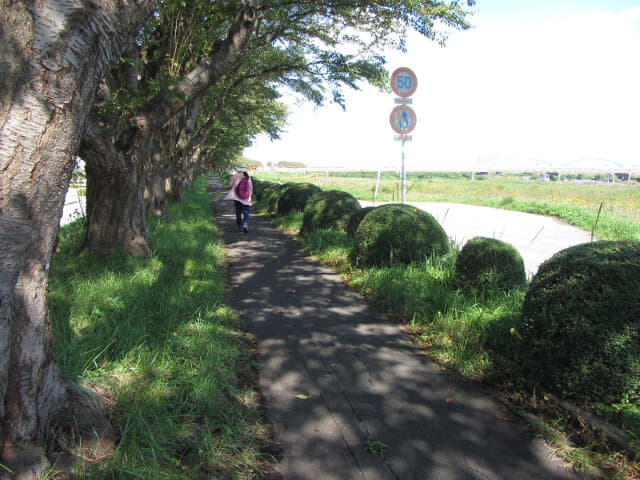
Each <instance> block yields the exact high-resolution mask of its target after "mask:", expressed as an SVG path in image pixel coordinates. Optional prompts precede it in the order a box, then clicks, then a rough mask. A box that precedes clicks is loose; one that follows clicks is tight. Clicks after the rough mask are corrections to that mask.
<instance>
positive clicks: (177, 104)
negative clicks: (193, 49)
mask: <svg viewBox="0 0 640 480" xmlns="http://www.w3.org/2000/svg"><path fill="white" fill-rule="evenodd" d="M237 5H238V8H237V11H236V14H235V17H234V19H233V22H232V23H231V25H230V28H229V32H228V34H227V37H226V38H225V39H224V41H222V42H215V43H214V50H213V52H212V53H211V55H210V56H209V57H207V58H205V59H203V60H202V61H201V62H200V63H199V64H198V65H197V66H196V67H195V68H194V69H193V70H192V71H191V72H189V73H188V74H187V75H185V76H184V78H183V79H182V80H181V81H180V82H178V83H177V85H175V87H174V89H173V90H174V91H173V95H167V94H166V93H167V92H163V94H162V95H159V96H158V97H157V98H154V99H152V100H151V101H149V102H148V103H147V105H146V106H145V107H144V108H142V110H141V112H139V114H138V115H137V116H136V117H135V118H133V119H128V120H129V121H131V123H132V124H133V125H135V127H134V129H133V130H134V131H133V132H132V133H131V135H130V136H129V137H128V138H126V141H120V140H121V139H122V138H123V135H122V134H121V133H122V132H120V134H115V133H109V132H108V131H107V130H108V128H107V129H104V130H103V131H104V132H105V133H101V134H99V135H98V134H96V133H95V132H97V130H96V129H97V128H98V126H99V123H100V122H98V121H96V122H93V128H94V130H93V131H88V136H89V137H91V136H93V137H94V138H93V139H91V138H86V139H83V149H82V154H81V155H82V156H83V158H84V159H85V160H86V161H87V190H88V193H87V216H88V219H89V230H88V238H87V246H88V247H89V248H91V249H94V250H98V251H108V250H111V249H113V248H115V247H116V246H123V247H124V248H126V249H127V250H128V251H129V252H131V253H132V254H134V255H145V254H147V253H148V252H149V251H150V247H149V245H148V241H147V237H146V218H145V216H144V210H145V209H144V191H145V176H146V175H147V174H151V172H147V173H146V174H145V170H146V169H149V168H151V162H150V161H149V154H150V152H149V150H150V144H151V140H152V138H151V135H152V134H153V132H158V131H160V130H162V129H163V128H164V127H165V125H166V124H167V122H169V121H170V120H171V119H172V118H173V117H174V116H175V115H177V114H179V113H180V112H181V111H183V110H184V108H185V107H187V106H188V105H189V103H190V102H192V101H194V99H195V98H198V96H200V95H202V94H203V92H204V91H205V90H206V89H207V88H209V86H211V85H213V84H214V83H215V82H217V81H219V80H220V78H221V77H222V76H223V75H224V74H225V73H227V72H228V71H229V70H230V69H231V67H232V66H233V65H234V63H235V62H236V61H237V60H238V59H239V58H240V56H241V55H242V54H243V53H244V48H245V46H246V43H247V40H248V39H249V36H250V35H251V33H252V31H253V28H254V26H255V23H256V20H257V17H256V7H255V2H253V1H252V0H238V2H237ZM107 127H108V126H107ZM97 138H101V139H106V138H110V139H112V140H111V141H112V142H113V144H114V145H112V146H109V147H106V146H104V145H103V147H104V148H105V151H106V152H111V153H112V152H113V151H116V150H119V151H118V154H117V155H111V154H110V155H109V157H108V158H109V159H111V160H113V162H114V164H113V165H107V164H106V162H105V158H104V157H101V156H100V155H95V154H94V153H89V152H85V144H86V145H87V146H88V145H89V144H90V143H98V142H99V141H100V140H96V139H97ZM116 138H117V139H118V140H116ZM85 140H86V141H85ZM94 148H95V147H94V146H91V147H89V150H91V149H94ZM90 164H93V165H92V166H90ZM109 174H111V175H112V176H113V177H114V178H112V179H105V178H104V176H106V175H109ZM91 177H94V178H93V180H91ZM116 183H117V185H116ZM94 185H95V186H100V187H101V188H103V191H102V192H100V193H93V192H90V191H89V190H91V189H92V188H93V186H94ZM123 202H133V203H132V204H127V205H125V204H124V203H123ZM107 205H118V208H107V211H106V212H105V211H103V207H105V206H107ZM140 212H143V213H142V214H141V213H140Z"/></svg>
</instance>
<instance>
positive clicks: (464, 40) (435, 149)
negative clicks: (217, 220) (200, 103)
mask: <svg viewBox="0 0 640 480" xmlns="http://www.w3.org/2000/svg"><path fill="white" fill-rule="evenodd" d="M471 23H472V24H473V25H474V28H473V29H472V30H467V31H462V32H453V33H452V34H451V35H450V38H449V40H448V42H447V46H446V47H445V48H441V47H439V46H438V45H436V44H434V43H432V42H429V41H428V40H425V39H422V38H418V37H416V36H412V37H411V38H410V40H409V44H408V52H407V53H406V54H403V53H400V52H393V53H391V54H389V56H388V70H389V71H390V72H392V71H393V70H395V69H396V68H397V67H401V66H402V67H409V68H411V69H412V70H413V71H414V72H415V74H416V76H417V78H418V88H417V90H416V93H415V94H414V95H413V96H412V99H413V104H412V108H413V109H414V111H415V112H416V117H417V123H416V128H415V130H414V131H413V132H412V136H413V141H411V142H407V144H406V147H405V152H406V157H405V158H406V165H407V168H408V169H409V170H436V169H454V168H469V167H473V166H476V167H480V169H482V168H483V167H484V168H487V167H495V168H500V169H506V168H508V167H515V168H518V167H525V166H526V167H535V166H536V165H547V164H552V165H554V166H557V167H560V166H565V165H571V164H575V163H577V162H580V164H581V165H582V166H584V167H590V168H592V167H603V168H606V167H610V166H612V165H617V164H619V165H624V166H627V167H630V166H635V167H636V169H637V168H640V0H635V1H630V0H538V1H533V0H478V1H477V6H476V14H475V15H474V16H473V17H471ZM394 98H395V95H394V94H393V93H384V92H379V91H378V90H377V89H374V88H371V87H363V89H362V90H360V91H357V92H353V91H348V92H346V99H347V106H346V111H343V110H342V109H341V108H340V107H338V106H336V105H327V106H325V107H321V108H319V109H316V108H315V107H314V106H313V105H310V104H303V105H296V104H294V103H293V102H292V103H291V104H290V106H289V111H290V116H289V124H288V126H287V128H286V132H285V133H283V135H282V137H281V139H280V140H278V141H275V142H270V141H269V140H268V139H266V138H262V137H259V138H257V139H256V141H255V143H254V146H252V147H251V148H248V149H247V150H246V151H245V153H244V155H245V157H247V158H249V159H252V160H259V161H261V162H263V163H265V164H266V163H267V162H270V161H273V162H278V161H281V160H289V161H301V162H304V163H305V164H306V165H307V166H346V167H347V168H370V169H376V168H379V167H393V168H399V167H400V165H401V144H400V142H397V141H394V139H393V137H394V132H393V130H392V129H391V126H390V123H389V115H390V113H391V110H392V109H393V108H394V106H395V104H394Z"/></svg>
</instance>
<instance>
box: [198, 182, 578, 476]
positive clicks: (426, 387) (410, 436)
mask: <svg viewBox="0 0 640 480" xmlns="http://www.w3.org/2000/svg"><path fill="white" fill-rule="evenodd" d="M209 183H210V191H211V194H212V197H213V203H214V209H215V212H216V221H217V222H218V224H219V226H220V228H221V229H222V231H223V236H224V242H225V243H226V246H227V255H228V261H229V268H230V288H231V293H230V303H231V305H232V307H233V308H234V309H235V310H236V311H237V312H238V314H240V315H241V316H242V318H243V319H244V321H245V323H246V328H247V330H248V331H250V332H251V333H253V334H255V336H256V339H257V342H258V352H259V353H258V363H259V381H260V388H261V390H262V394H263V396H264V398H265V403H266V413H267V417H268V420H269V421H270V422H271V423H272V424H273V429H274V434H275V437H276V438H275V440H276V441H278V442H279V443H280V444H281V446H282V458H281V459H280V462H279V464H278V465H277V467H276V468H277V470H278V472H279V473H280V474H281V475H282V477H283V478H284V479H287V480H289V479H291V480H312V479H313V480H331V479H336V480H338V479H339V480H349V479H367V480H377V479H402V480H404V479H407V480H408V479H421V480H425V479H452V480H453V479H455V480H461V479H483V480H492V479H495V480H498V479H518V480H525V479H531V480H534V479H535V480H541V479H545V480H554V479H570V478H577V477H576V476H575V474H574V473H573V472H572V470H571V468H570V467H568V466H567V465H565V464H564V462H563V461H562V460H560V459H558V458H556V457H555V456H554V454H553V452H552V451H551V450H550V449H549V448H548V447H547V446H545V445H544V443H542V442H541V441H539V440H536V439H534V438H533V436H532V435H531V432H529V431H528V429H527V426H526V425H525V424H524V423H523V422H521V421H520V420H519V419H518V418H517V417H516V415H514V414H512V413H511V412H509V411H508V410H507V409H506V408H505V407H504V406H503V405H501V404H500V403H499V402H498V401H496V400H495V399H493V398H491V397H490V396H488V395H486V394H485V393H484V392H483V391H482V389H481V388H480V387H479V386H478V385H476V384H473V383H472V382H470V381H468V380H466V379H464V378H462V377H460V376H458V375H455V374H453V373H451V372H449V371H446V370H443V369H442V368H441V367H440V366H438V365H437V364H435V363H432V362H429V361H427V360H426V359H425V357H424V356H423V355H422V354H421V351H420V347H418V346H417V345H415V344H414V343H413V342H412V338H411V336H410V335H409V334H408V333H406V332H404V331H403V330H402V329H401V328H400V327H399V326H397V325H395V324H393V323H392V322H390V321H389V320H387V319H386V318H384V317H383V316H381V315H379V314H377V313H376V312H375V310H374V309H373V307H372V306H371V305H369V304H368V303H367V302H366V301H365V300H364V299H363V298H361V297H360V296H358V295H357V294H355V293H354V292H352V291H350V290H349V289H347V288H346V287H345V285H344V283H343V282H342V280H341V279H340V277H339V276H338V275H336V274H335V273H333V272H332V271H331V270H330V269H329V268H327V267H325V266H323V265H322V264H320V263H318V262H316V261H313V260H310V259H308V258H306V257H305V255H304V253H303V252H301V251H300V249H299V248H298V247H297V245H296V244H295V242H294V241H293V240H291V239H290V238H289V237H288V236H287V235H286V234H284V233H282V232H280V231H278V230H277V229H276V228H275V227H273V226H272V225H271V224H270V223H269V222H268V221H267V220H266V219H265V218H263V217H261V216H260V215H257V214H256V213H255V212H252V215H251V220H250V225H249V233H248V234H244V233H242V232H238V231H237V229H236V225H235V211H234V207H233V202H230V201H225V200H224V199H223V197H224V194H225V193H226V192H225V190H224V189H223V186H222V185H221V184H220V182H218V180H217V179H215V178H212V179H211V180H210V182H209Z"/></svg>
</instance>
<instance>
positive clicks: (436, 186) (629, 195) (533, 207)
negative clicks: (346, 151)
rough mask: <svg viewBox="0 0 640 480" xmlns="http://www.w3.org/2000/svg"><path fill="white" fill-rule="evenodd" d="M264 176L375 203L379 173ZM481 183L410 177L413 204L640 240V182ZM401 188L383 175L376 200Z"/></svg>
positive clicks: (490, 179) (457, 177)
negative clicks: (547, 219)
mask: <svg viewBox="0 0 640 480" xmlns="http://www.w3.org/2000/svg"><path fill="white" fill-rule="evenodd" d="M258 176H259V177H260V178H264V179H268V180H275V181H280V182H290V181H300V182H310V183H315V184H317V185H319V186H321V187H322V188H325V189H329V188H333V189H338V190H346V191H348V192H350V193H352V194H353V195H354V196H355V197H356V198H358V199H360V200H374V194H375V187H376V173H375V172H354V173H331V174H329V175H326V174H325V173H307V174H302V173H299V174H288V173H271V172H264V173H262V172H261V173H259V174H258ZM476 178H477V179H476V180H474V181H471V179H470V177H468V176H463V175H461V174H449V175H446V174H428V173H419V172H416V173H409V174H408V175H407V201H408V202H455V203H468V204H473V205H485V206H490V207H498V208H504V209H509V210H519V211H523V212H530V213H538V214H542V215H550V216H554V217H558V218H560V219H562V220H565V221H566V222H568V223H570V224H572V225H575V226H577V227H580V228H583V229H585V230H588V231H591V230H592V229H594V227H595V229H594V233H595V235H596V236H597V237H598V238H599V239H601V240H616V239H635V240H640V183H637V182H625V183H611V184H609V183H602V182H599V183H595V182H577V181H540V180H537V179H527V180H525V179H523V178H517V177H514V176H506V175H492V176H478V177H476ZM401 184H402V183H401V179H400V177H399V176H398V175H396V174H394V173H389V172H385V173H383V175H382V176H381V180H380V185H379V188H378V195H377V197H375V199H376V200H377V201H380V202H393V201H396V202H397V201H399V199H400V198H401Z"/></svg>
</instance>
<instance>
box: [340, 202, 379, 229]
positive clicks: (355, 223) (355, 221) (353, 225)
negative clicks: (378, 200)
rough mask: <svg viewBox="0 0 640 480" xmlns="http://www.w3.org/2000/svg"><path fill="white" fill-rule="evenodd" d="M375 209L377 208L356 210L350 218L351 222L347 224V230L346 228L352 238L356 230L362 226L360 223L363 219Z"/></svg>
mask: <svg viewBox="0 0 640 480" xmlns="http://www.w3.org/2000/svg"><path fill="white" fill-rule="evenodd" d="M374 208H376V207H363V208H361V209H359V210H356V211H355V212H354V213H353V215H351V217H350V218H349V221H348V222H347V228H346V231H347V233H348V234H349V235H352V236H353V235H355V234H356V230H357V229H358V227H359V226H360V222H362V219H363V218H364V217H365V216H366V215H367V213H369V212H370V211H371V210H373V209H374Z"/></svg>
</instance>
